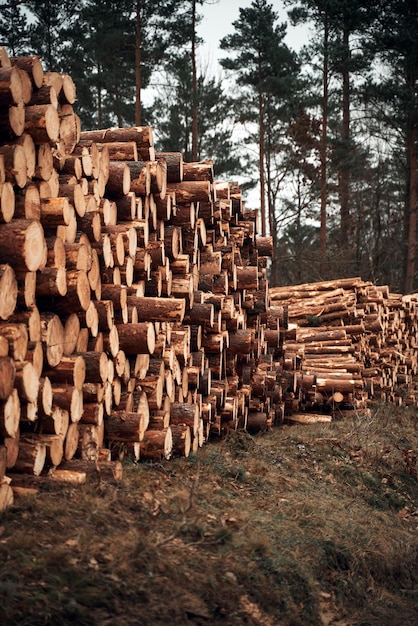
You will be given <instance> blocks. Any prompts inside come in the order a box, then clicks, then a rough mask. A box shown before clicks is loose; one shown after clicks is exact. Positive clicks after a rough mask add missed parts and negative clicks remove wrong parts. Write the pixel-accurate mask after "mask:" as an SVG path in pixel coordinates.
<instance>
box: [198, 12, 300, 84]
mask: <svg viewBox="0 0 418 626" xmlns="http://www.w3.org/2000/svg"><path fill="white" fill-rule="evenodd" d="M251 4H252V0H207V1H206V2H205V3H204V4H203V5H202V6H199V7H198V10H199V13H200V14H201V15H202V16H203V19H202V21H201V23H200V25H199V28H198V32H199V35H200V36H201V37H202V39H204V41H205V43H204V44H203V45H202V46H200V47H199V48H198V55H199V59H200V63H201V64H202V67H205V68H207V69H209V70H210V72H211V73H212V72H213V73H214V74H217V73H218V71H220V70H219V65H218V59H219V57H222V56H223V55H224V54H225V53H224V52H223V51H221V50H219V48H218V44H219V41H220V39H222V37H225V35H229V34H230V33H233V32H234V27H233V26H232V23H233V22H234V21H235V20H237V19H238V17H239V9H240V8H248V7H249V6H251ZM268 4H270V5H271V6H272V7H273V11H275V12H276V13H277V14H278V16H279V22H280V23H282V22H286V21H288V20H287V8H285V7H284V5H283V2H282V1H281V0H270V1H269V2H268ZM287 32H288V34H287V37H286V39H285V42H286V43H287V45H288V46H289V47H290V48H293V49H294V50H299V48H300V47H301V46H302V44H304V43H306V35H307V28H306V27H304V26H301V27H298V28H294V27H291V26H290V24H288V29H287Z"/></svg>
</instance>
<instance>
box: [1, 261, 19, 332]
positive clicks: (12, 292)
mask: <svg viewBox="0 0 418 626" xmlns="http://www.w3.org/2000/svg"><path fill="white" fill-rule="evenodd" d="M17 290H18V284H17V279H16V275H15V272H14V270H13V268H12V267H11V266H10V265H8V264H7V263H6V264H3V265H0V319H2V320H7V319H9V317H10V316H11V315H12V314H13V312H14V310H15V308H16V304H17Z"/></svg>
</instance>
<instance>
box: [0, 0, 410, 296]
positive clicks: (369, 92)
mask: <svg viewBox="0 0 418 626" xmlns="http://www.w3.org/2000/svg"><path fill="white" fill-rule="evenodd" d="M207 4H213V5H216V4H217V0H136V1H132V0H131V1H128V0H81V1H80V0H78V1H77V2H75V1H74V0H65V1H62V0H46V1H42V2H39V1H37V0H32V1H28V2H24V1H18V0H17V1H9V2H2V3H0V43H1V44H2V45H4V46H5V47H6V49H7V51H8V53H9V55H10V56H20V55H27V54H35V55H38V56H39V57H41V59H42V62H43V65H44V67H45V69H47V70H51V71H54V70H55V71H60V72H65V73H68V74H70V75H71V77H72V78H73V80H74V82H75V84H76V87H77V103H76V105H75V110H76V112H77V114H78V115H79V116H80V118H81V126H82V129H83V130H89V129H94V128H107V127H110V126H130V125H133V124H135V125H150V126H152V127H153V130H154V133H155V136H156V143H157V145H158V149H159V150H160V151H164V150H167V151H180V152H182V154H183V157H184V159H185V160H186V161H198V160H203V159H207V158H210V159H213V164H214V171H215V176H216V178H217V179H223V180H225V179H227V180H234V181H235V180H239V182H240V185H241V188H242V189H243V192H244V194H245V193H248V192H249V191H250V190H251V189H254V188H256V189H257V194H258V195H257V198H258V205H259V206H258V207H257V208H259V210H260V220H259V222H260V224H259V230H260V233H261V234H266V233H267V234H271V235H272V237H273V242H274V257H273V259H272V263H271V267H270V269H269V273H270V275H269V279H270V284H271V285H281V284H295V283H296V284H297V283H300V282H308V281H316V280H324V279H328V278H337V277H344V276H361V277H362V278H363V279H364V280H371V281H373V282H374V283H376V284H388V285H389V286H390V288H391V290H392V291H400V292H403V293H409V292H411V291H415V290H416V289H417V286H418V275H417V259H416V252H417V116H418V90H417V72H418V0H375V1H374V2H373V3H370V2H368V1H366V0H319V1H315V0H282V2H281V3H280V7H281V6H282V5H284V6H285V8H286V12H287V19H286V20H285V21H280V19H279V13H278V11H277V9H278V5H279V3H278V2H274V3H273V4H270V3H268V2H267V1H266V0H253V1H252V2H251V4H250V5H248V6H245V7H241V8H240V9H239V15H238V17H237V19H236V20H235V21H234V22H233V23H232V24H231V29H230V33H229V34H227V35H225V36H223V37H222V38H221V40H220V42H219V47H220V49H221V59H220V64H221V66H222V68H223V69H222V73H219V75H214V74H213V72H212V71H211V70H210V67H209V64H208V63H207V62H206V61H205V59H204V58H203V56H202V55H201V51H202V47H203V44H204V36H202V34H201V33H202V32H203V33H204V29H199V24H200V22H201V20H202V17H203V10H204V5H207ZM222 18H223V16H222V12H221V10H220V13H219V19H220V20H222ZM296 24H299V25H301V24H303V25H305V26H306V27H307V31H306V32H308V33H309V37H307V38H306V42H305V45H303V46H302V47H300V48H299V49H298V50H295V49H292V47H291V46H289V45H288V44H287V43H286V41H287V37H286V34H287V31H288V27H289V26H291V25H296Z"/></svg>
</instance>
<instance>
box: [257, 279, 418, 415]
mask: <svg viewBox="0 0 418 626" xmlns="http://www.w3.org/2000/svg"><path fill="white" fill-rule="evenodd" d="M269 293H270V308H269V315H268V320H267V324H268V325H269V323H270V324H273V325H275V324H276V320H277V319H280V320H281V323H282V326H283V332H282V339H281V340H282V356H283V363H284V368H285V370H288V371H289V372H291V373H292V376H293V388H292V389H291V391H290V392H289V394H288V404H291V402H293V403H294V405H295V406H296V405H297V410H300V409H302V410H303V411H305V412H307V413H311V412H317V413H322V414H329V415H340V416H341V415H346V414H347V411H352V410H356V411H357V412H358V411H364V410H367V407H368V405H369V403H370V400H371V399H374V400H382V401H385V402H390V403H393V404H396V405H401V404H408V405H414V406H415V405H416V404H417V398H418V396H417V356H416V329H417V326H418V317H417V302H418V294H411V295H408V296H402V295H400V294H393V293H390V291H389V289H388V287H387V286H375V285H373V284H372V283H370V282H366V281H363V280H361V278H359V277H355V278H349V279H341V280H335V281H328V282H318V283H310V284H304V285H297V286H294V287H283V288H270V291H269ZM289 412H291V411H289ZM295 419H296V418H295ZM297 419H301V418H300V416H298V418H297ZM308 419H309V418H307V420H308Z"/></svg>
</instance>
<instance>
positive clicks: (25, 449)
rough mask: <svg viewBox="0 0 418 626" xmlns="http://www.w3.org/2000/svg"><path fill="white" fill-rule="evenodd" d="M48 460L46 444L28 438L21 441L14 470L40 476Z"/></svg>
mask: <svg viewBox="0 0 418 626" xmlns="http://www.w3.org/2000/svg"><path fill="white" fill-rule="evenodd" d="M45 460H46V447H45V444H43V443H40V442H38V441H36V440H30V439H28V438H25V439H21V440H20V441H19V454H18V457H17V461H16V463H15V465H14V471H16V472H21V473H24V474H32V475H33V476H39V475H40V474H41V472H42V470H43V469H44V466H45Z"/></svg>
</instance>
